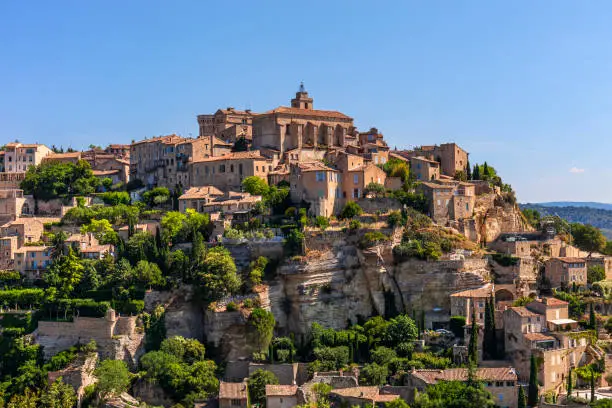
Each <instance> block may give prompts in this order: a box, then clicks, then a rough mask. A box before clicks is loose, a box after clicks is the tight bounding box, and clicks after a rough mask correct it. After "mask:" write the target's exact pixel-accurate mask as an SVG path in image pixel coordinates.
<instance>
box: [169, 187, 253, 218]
mask: <svg viewBox="0 0 612 408" xmlns="http://www.w3.org/2000/svg"><path fill="white" fill-rule="evenodd" d="M260 201H261V196H253V195H251V194H249V193H246V192H237V191H228V192H225V193H224V192H222V191H221V190H219V189H217V188H215V187H212V186H205V187H192V188H190V189H189V190H187V191H186V192H185V194H183V195H181V196H180V197H179V209H180V211H181V212H185V211H187V210H188V209H192V210H195V211H197V212H200V213H216V212H219V213H223V214H234V213H245V214H246V213H249V212H250V211H252V210H253V209H254V208H255V205H256V204H257V203H258V202H260Z"/></svg>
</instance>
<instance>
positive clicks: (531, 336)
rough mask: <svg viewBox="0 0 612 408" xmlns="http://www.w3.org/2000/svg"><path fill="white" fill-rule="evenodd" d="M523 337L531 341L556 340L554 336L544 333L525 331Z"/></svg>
mask: <svg viewBox="0 0 612 408" xmlns="http://www.w3.org/2000/svg"><path fill="white" fill-rule="evenodd" d="M523 337H525V338H526V339H527V340H529V341H550V340H556V339H555V338H554V337H551V336H547V335H545V334H544V333H525V334H523Z"/></svg>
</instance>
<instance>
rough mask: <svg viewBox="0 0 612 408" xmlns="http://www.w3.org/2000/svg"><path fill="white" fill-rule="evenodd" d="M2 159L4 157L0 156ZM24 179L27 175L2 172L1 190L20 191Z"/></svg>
mask: <svg viewBox="0 0 612 408" xmlns="http://www.w3.org/2000/svg"><path fill="white" fill-rule="evenodd" d="M2 153H4V152H2ZM0 157H3V156H1V155H0ZM24 179H25V173H6V172H0V189H2V190H5V189H18V188H19V187H20V185H21V182H22V181H23V180H24Z"/></svg>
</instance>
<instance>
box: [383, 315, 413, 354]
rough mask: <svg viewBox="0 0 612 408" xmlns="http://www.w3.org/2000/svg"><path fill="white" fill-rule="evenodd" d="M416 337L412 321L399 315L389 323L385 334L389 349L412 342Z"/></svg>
mask: <svg viewBox="0 0 612 408" xmlns="http://www.w3.org/2000/svg"><path fill="white" fill-rule="evenodd" d="M417 337H418V330H417V327H416V325H415V324H414V320H412V319H411V318H409V317H408V316H406V315H399V316H397V317H395V318H393V319H391V320H390V321H389V325H388V326H387V330H386V333H385V340H386V342H387V344H389V345H390V346H391V347H395V346H397V345H398V344H401V343H406V342H412V341H414V340H416V339H417Z"/></svg>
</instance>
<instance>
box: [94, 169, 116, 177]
mask: <svg viewBox="0 0 612 408" xmlns="http://www.w3.org/2000/svg"><path fill="white" fill-rule="evenodd" d="M119 172H120V170H119V169H117V170H92V173H93V175H94V176H110V175H112V174H118V173H119Z"/></svg>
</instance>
